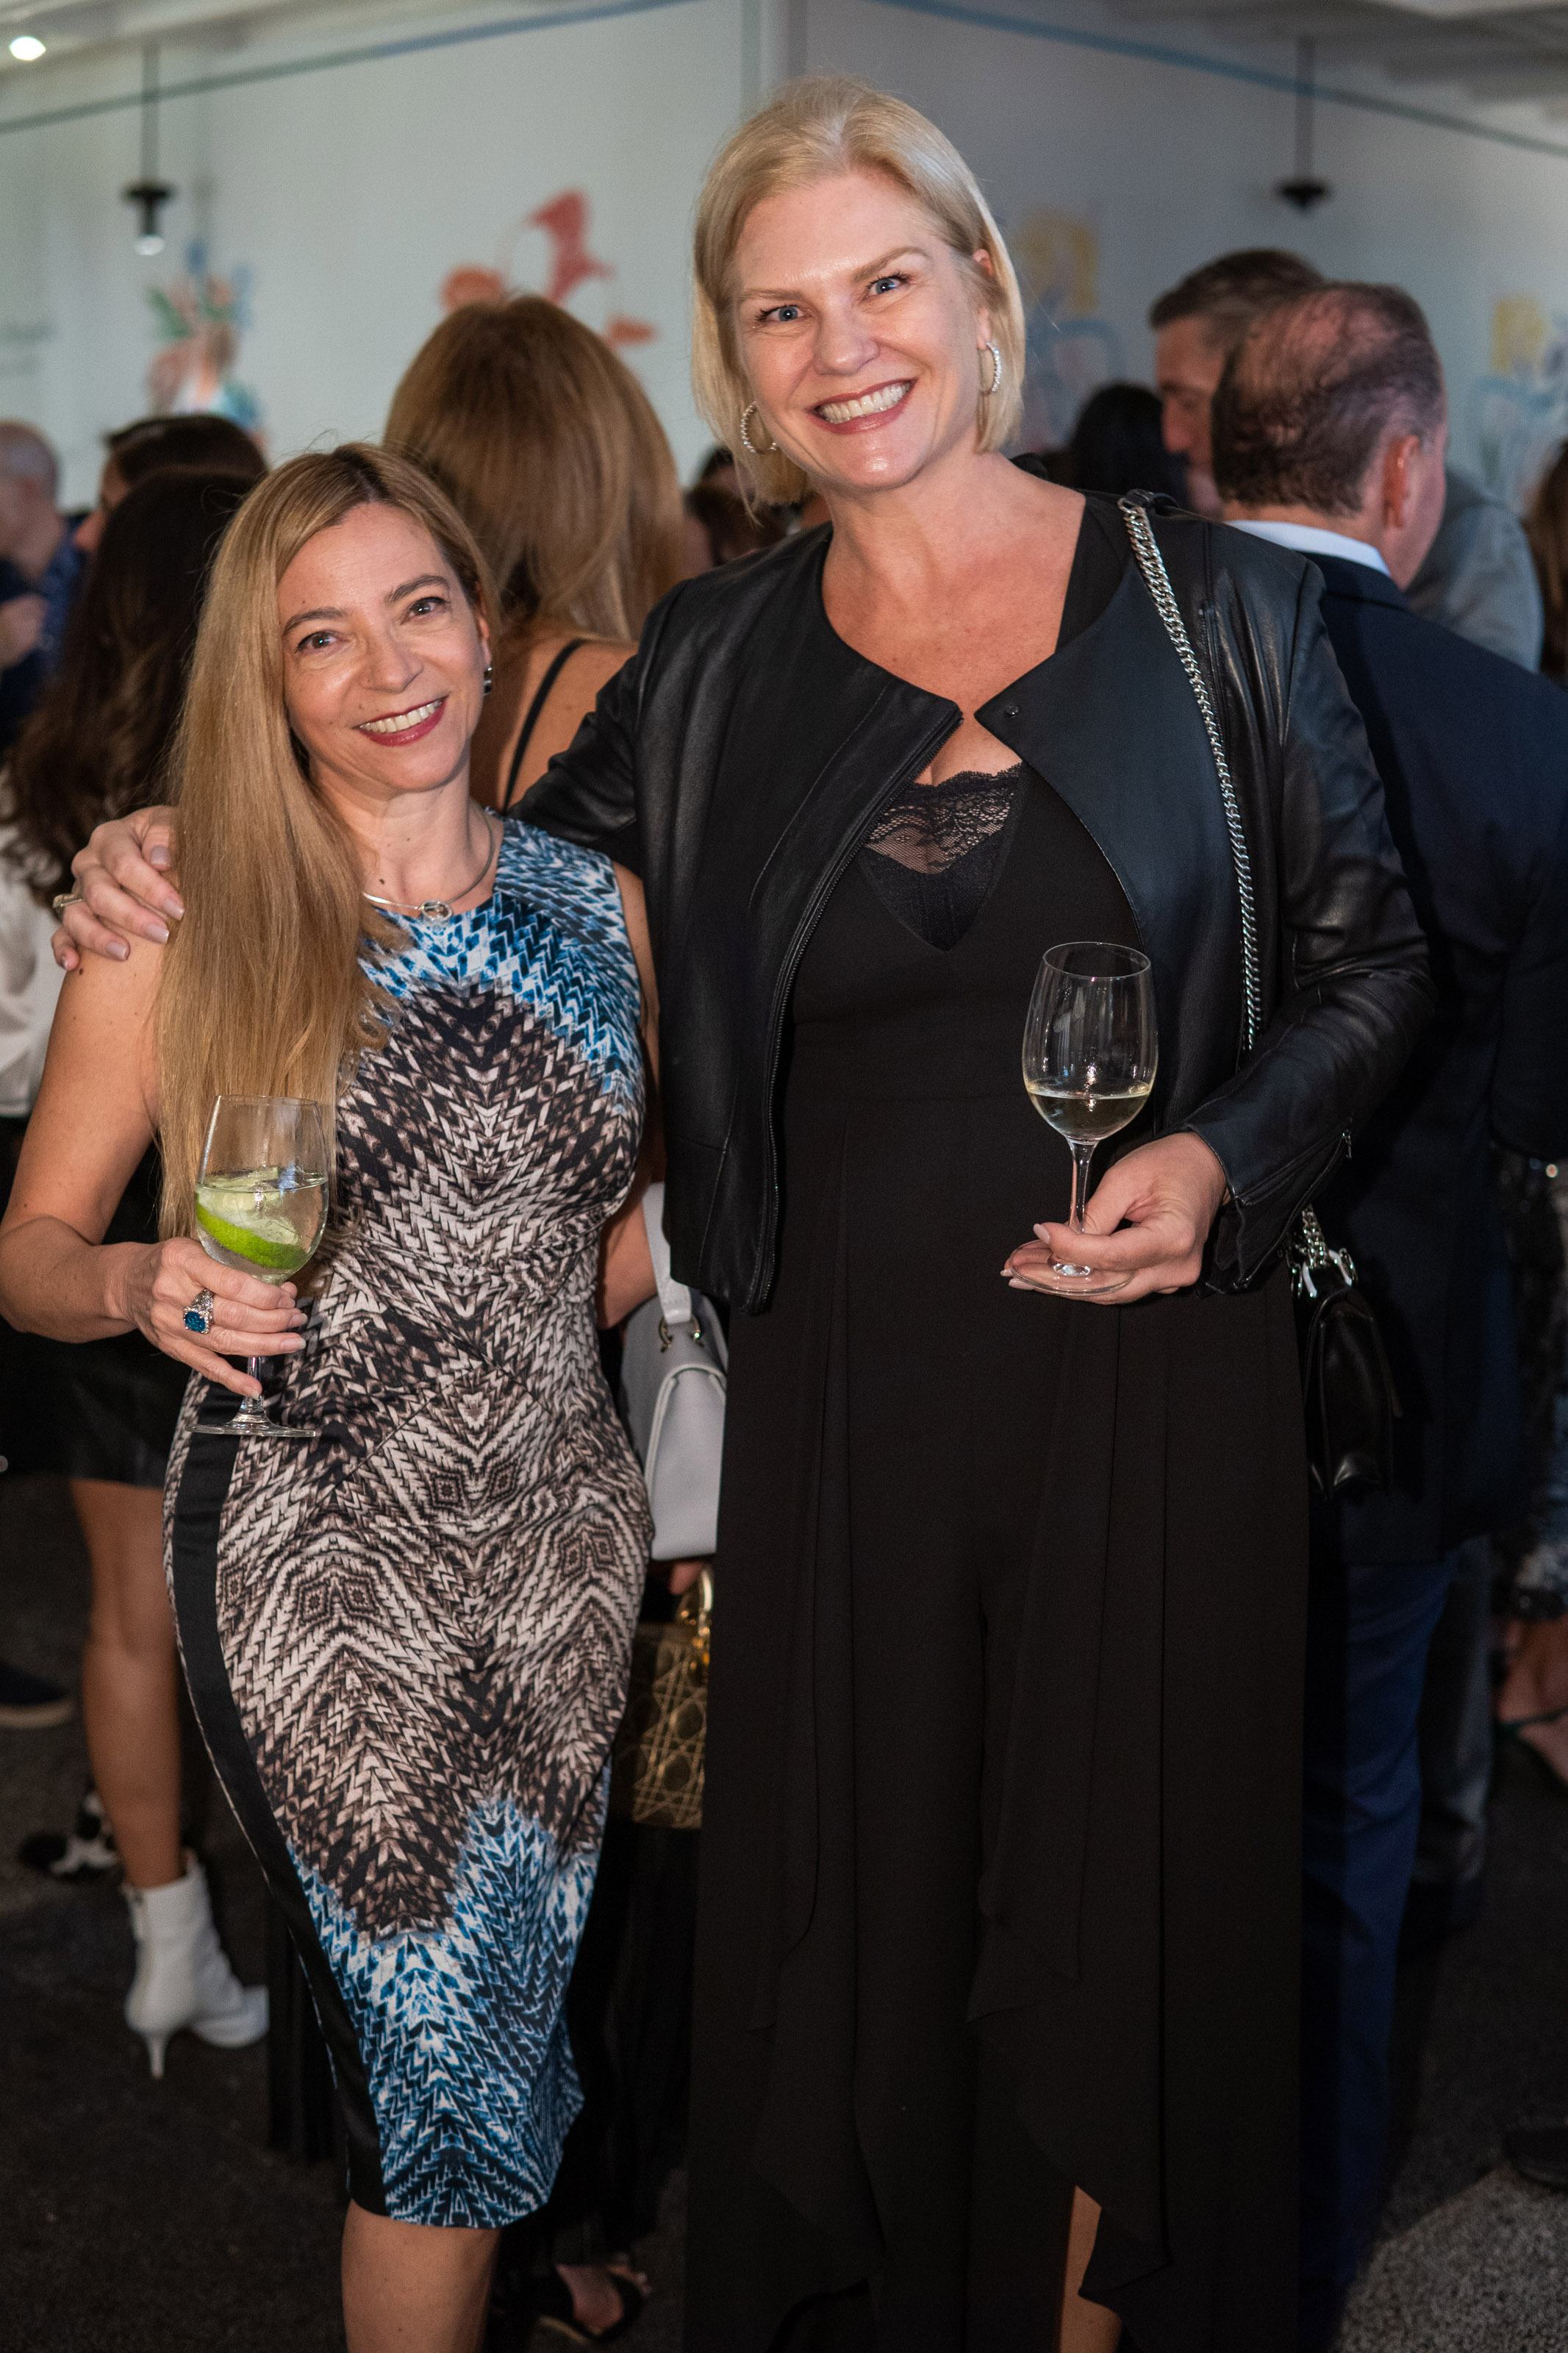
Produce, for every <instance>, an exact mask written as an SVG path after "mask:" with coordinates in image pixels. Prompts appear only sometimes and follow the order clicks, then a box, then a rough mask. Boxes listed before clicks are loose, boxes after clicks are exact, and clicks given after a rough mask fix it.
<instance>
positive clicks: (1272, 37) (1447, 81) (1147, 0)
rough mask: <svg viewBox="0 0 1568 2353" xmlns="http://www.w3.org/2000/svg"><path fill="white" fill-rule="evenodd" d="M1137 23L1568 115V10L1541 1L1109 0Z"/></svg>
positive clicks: (1421, 88) (1476, 100) (1325, 70)
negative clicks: (1303, 53)
mask: <svg viewBox="0 0 1568 2353" xmlns="http://www.w3.org/2000/svg"><path fill="white" fill-rule="evenodd" d="M1111 13H1112V15H1113V16H1115V18H1116V20H1117V21H1118V23H1120V24H1122V25H1125V26H1128V27H1129V28H1130V29H1131V28H1132V27H1140V28H1142V29H1144V30H1152V29H1154V28H1158V29H1159V30H1160V31H1161V32H1162V33H1168V32H1170V31H1173V30H1174V29H1175V28H1176V27H1178V26H1184V25H1185V26H1198V27H1201V28H1202V29H1203V30H1204V31H1205V32H1206V33H1208V34H1209V35H1211V36H1213V37H1216V38H1218V39H1220V40H1222V41H1224V42H1226V44H1227V45H1228V44H1233V43H1234V44H1237V45H1242V46H1247V47H1256V46H1257V45H1258V44H1260V43H1266V44H1268V45H1269V46H1270V47H1275V48H1278V47H1279V46H1280V45H1282V44H1287V45H1288V44H1293V43H1295V42H1298V41H1310V42H1311V43H1312V44H1313V58H1312V63H1313V69H1314V71H1315V73H1316V74H1317V76H1318V77H1319V78H1320V79H1324V80H1331V79H1332V78H1333V76H1334V74H1335V72H1336V71H1337V72H1339V73H1341V74H1342V75H1353V77H1354V78H1355V79H1357V80H1358V81H1362V80H1364V79H1365V78H1366V76H1367V75H1369V74H1370V75H1373V76H1374V77H1375V78H1376V79H1379V80H1380V81H1383V82H1384V83H1385V85H1386V86H1388V87H1389V88H1390V89H1393V90H1399V91H1400V92H1402V93H1403V94H1404V95H1405V96H1407V97H1410V98H1413V99H1419V100H1424V101H1426V102H1431V101H1432V100H1436V99H1438V98H1439V97H1447V98H1450V99H1451V98H1453V97H1455V96H1458V97H1460V98H1463V99H1465V100H1469V101H1470V102H1471V103H1472V104H1476V105H1480V106H1485V107H1496V106H1525V107H1528V108H1530V109H1531V111H1541V110H1542V109H1544V111H1546V112H1547V113H1548V114H1551V115H1552V116H1558V117H1561V116H1563V115H1565V114H1568V6H1559V7H1548V6H1542V5H1538V0H1111Z"/></svg>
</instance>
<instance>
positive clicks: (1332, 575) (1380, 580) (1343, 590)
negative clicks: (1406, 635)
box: [1312, 555, 1411, 613]
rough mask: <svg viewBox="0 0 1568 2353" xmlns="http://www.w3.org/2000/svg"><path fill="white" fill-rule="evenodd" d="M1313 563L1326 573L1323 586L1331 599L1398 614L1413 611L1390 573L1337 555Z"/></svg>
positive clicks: (1318, 557)
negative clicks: (1381, 607) (1389, 609)
mask: <svg viewBox="0 0 1568 2353" xmlns="http://www.w3.org/2000/svg"><path fill="white" fill-rule="evenodd" d="M1312 562H1313V563H1314V564H1315V565H1317V567H1318V569H1319V571H1320V572H1321V574H1322V575H1323V586H1324V587H1325V588H1326V589H1327V591H1328V593H1329V595H1330V596H1344V597H1347V598H1349V600H1350V602H1351V603H1352V604H1354V605H1388V606H1391V607H1393V609H1394V611H1395V612H1396V613H1408V612H1409V611H1410V610H1411V607H1410V603H1409V600H1408V598H1407V597H1406V596H1405V591H1404V590H1403V589H1402V588H1400V587H1398V586H1395V584H1394V581H1392V580H1391V579H1390V578H1389V576H1388V574H1387V573H1386V572H1373V570H1372V569H1371V567H1370V565H1365V564H1347V563H1346V562H1345V561H1344V559H1343V558H1342V556H1337V555H1314V556H1313V558H1312Z"/></svg>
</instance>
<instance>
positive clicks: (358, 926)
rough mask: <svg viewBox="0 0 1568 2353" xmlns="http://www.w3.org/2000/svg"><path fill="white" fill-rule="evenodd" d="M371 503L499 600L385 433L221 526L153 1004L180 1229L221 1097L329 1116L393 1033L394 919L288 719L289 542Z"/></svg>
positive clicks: (176, 796)
mask: <svg viewBox="0 0 1568 2353" xmlns="http://www.w3.org/2000/svg"><path fill="white" fill-rule="evenodd" d="M363 506H386V507H392V508H395V510H396V511H397V512H399V513H400V514H404V515H406V516H407V517H408V519H409V521H410V522H414V523H416V524H417V525H418V526H419V528H420V529H421V530H422V531H426V532H427V533H429V535H430V537H431V539H432V540H433V541H434V542H435V543H436V546H437V549H438V551H439V553H440V555H441V558H442V561H443V563H444V564H445V565H446V566H447V569H448V570H449V571H450V572H451V573H452V575H454V577H455V578H456V580H457V582H458V587H459V589H460V591H461V593H462V595H463V596H464V597H465V598H466V599H467V600H468V607H469V609H470V610H471V611H472V613H473V614H474V616H475V618H476V621H477V620H478V619H479V618H480V617H482V618H483V619H484V620H485V621H486V622H487V623H489V620H490V618H491V614H492V609H493V599H492V597H491V594H490V589H489V579H488V575H487V573H486V568H485V563H484V559H483V557H482V556H481V555H480V554H479V549H478V547H477V546H476V545H475V543H474V540H473V537H472V535H471V534H470V533H469V532H468V528H467V526H466V524H465V523H464V522H462V520H461V518H460V517H459V516H458V513H457V512H456V511H455V510H454V508H453V507H452V506H451V504H450V503H449V501H447V499H446V498H445V497H444V496H443V494H442V493H441V491H439V490H437V487H436V485H435V483H434V482H432V481H430V480H428V478H427V477H426V475H424V474H422V473H421V472H420V471H419V470H418V468H417V467H416V466H412V465H410V464H409V463H408V462H407V460H406V459H402V458H396V457H394V456H392V455H390V454H389V453H388V452H387V451H385V450H384V449H374V448H368V447H366V446H364V445H363V444H360V443H355V442H348V443H345V444H344V446H343V447H342V448H341V449H333V450H323V451H317V452H311V453H310V454H309V455H307V456H305V457H302V458H294V459H290V460H289V463H288V464H287V465H284V466H279V467H278V468H277V469H276V470H275V471H274V472H272V473H271V474H269V475H268V476H267V478H266V479H265V480H263V481H260V482H258V484H257V486H256V488H255V490H254V491H251V493H250V494H249V496H248V497H247V500H246V501H245V504H244V505H243V506H242V507H241V508H240V510H239V512H238V513H237V515H236V517H235V519H234V522H232V523H231V524H230V525H229V527H228V530H227V532H226V534H225V537H224V540H223V543H222V545H221V546H220V548H219V550H218V554H217V557H216V562H215V563H214V565H213V570H212V579H211V584H210V586H209V587H208V589H207V595H206V602H205V606H204V607H203V610H202V619H201V627H200V628H199V630H198V632H197V636H196V647H195V657H194V659H193V660H192V664H191V681H190V688H189V691H188V693H187V695H186V698H185V707H184V715H183V717H182V720H181V723H180V727H179V730H178V733H177V734H176V736H175V739H174V749H173V752H172V754H171V755H170V771H169V776H168V779H167V783H168V787H169V796H170V797H171V798H172V799H173V800H174V801H175V802H177V803H178V806H179V812H180V815H179V827H180V885H181V892H182V895H183V897H184V902H185V910H186V912H185V914H184V920H183V921H182V922H181V923H180V924H179V925H178V927H177V928H176V930H175V933H174V938H173V940H172V942H171V944H170V945H169V948H168V950H167V952H166V954H165V955H164V958H163V969H162V972H161V975H160V978H159V985H158V1000H157V1011H156V1019H157V1037H158V1092H159V1121H158V1125H159V1136H160V1141H161V1144H162V1146H163V1232H164V1233H165V1234H183V1233H189V1232H190V1231H191V1214H192V1206H193V1202H194V1198H195V1180H196V1173H197V1169H198V1166H199V1164H200V1160H201V1153H202V1146H203V1144H204V1142H205V1136H206V1129H207V1123H208V1120H209V1119H210V1117H211V1114H212V1107H213V1103H214V1101H215V1099H216V1097H217V1096H218V1095H220V1094H247V1095H296V1096H303V1097H305V1098H307V1099H309V1100H313V1101H315V1102H318V1103H323V1104H324V1105H325V1106H326V1108H327V1112H328V1116H329V1121H330V1120H331V1114H332V1112H333V1110H334V1108H335V1105H336V1102H337V1096H338V1092H339V1088H340V1086H341V1085H342V1082H343V1077H344V1074H345V1071H347V1070H348V1069H349V1068H350V1067H351V1066H352V1064H353V1060H354V1058H355V1056H356V1055H357V1054H359V1053H360V1052H362V1051H363V1050H365V1049H367V1048H372V1047H374V1046H376V1045H378V1044H380V1043H381V1041H382V1039H383V1038H384V1034H385V1032H384V1011H385V1000H384V998H383V997H382V996H381V994H380V992H379V991H378V990H377V988H376V987H375V984H374V980H373V979H372V978H371V977H370V976H369V975H368V974H367V973H366V971H365V969H364V968H363V965H362V964H361V962H360V957H361V954H362V951H363V949H364V948H365V947H366V945H367V944H368V946H369V947H370V948H371V949H372V950H373V951H374V949H376V948H385V947H390V946H392V945H393V944H395V943H397V942H399V941H400V940H401V939H402V937H403V934H401V933H400V932H398V931H397V930H396V929H395V926H394V925H392V924H391V923H387V922H386V921H385V920H384V918H383V917H382V916H381V915H379V914H378V913H376V910H375V909H374V907H372V906H371V905H370V904H369V902H367V901H366V899H365V898H364V896H363V874H362V870H361V866H360V861H359V857H358V853H357V851H356V849H355V848H354V844H353V841H352V839H350V837H349V834H348V832H347V830H346V829H345V828H344V827H343V826H342V823H341V822H340V820H339V819H338V818H337V817H336V816H335V815H334V814H333V812H332V810H331V808H330V807H329V806H328V805H327V803H326V802H325V801H324V800H323V799H322V797H321V794H320V793H319V792H318V790H317V789H316V786H314V785H313V784H312V782H311V780H310V767H309V764H308V762H307V760H306V757H305V754H304V751H303V749H302V747H301V746H300V743H299V741H298V739H297V738H296V737H295V735H294V733H293V731H292V730H291V728H290V727H289V713H288V710H287V707H286V704H285V701H284V670H283V646H282V638H281V632H280V631H279V626H278V585H279V581H280V580H281V579H282V577H283V575H284V574H285V573H286V572H287V571H288V569H289V565H290V564H292V563H293V561H294V558H295V557H296V556H297V555H298V554H300V550H301V548H303V547H304V546H305V545H306V544H307V543H308V542H309V541H310V540H312V539H314V538H315V537H316V535H317V534H318V533H320V532H323V531H330V530H331V528H332V526H333V525H334V524H335V523H340V522H342V521H343V519H344V518H345V516H347V515H350V514H352V513H353V512H354V511H355V509H356V508H359V507H363ZM329 1133H330V1128H329Z"/></svg>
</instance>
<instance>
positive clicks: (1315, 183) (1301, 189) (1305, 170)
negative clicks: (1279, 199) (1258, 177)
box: [1274, 41, 1334, 213]
mask: <svg viewBox="0 0 1568 2353" xmlns="http://www.w3.org/2000/svg"><path fill="white" fill-rule="evenodd" d="M1317 61H1318V45H1317V43H1316V41H1298V42H1297V44H1296V169H1295V173H1294V174H1293V175H1292V177H1291V178H1289V180H1279V181H1278V182H1276V184H1275V188H1274V193H1275V195H1277V196H1283V197H1284V199H1285V201H1286V203H1287V204H1288V205H1294V206H1295V207H1296V209H1297V211H1298V212H1302V213H1310V211H1311V209H1312V207H1313V206H1314V205H1321V204H1322V203H1323V202H1324V201H1325V199H1326V198H1328V197H1329V196H1331V195H1333V193H1334V192H1333V189H1332V188H1331V186H1330V185H1329V183H1328V181H1327V180H1320V179H1319V177H1318V175H1317V174H1316V173H1315V172H1314V171H1313V169H1312V111H1313V107H1314V105H1315V103H1316V98H1317Z"/></svg>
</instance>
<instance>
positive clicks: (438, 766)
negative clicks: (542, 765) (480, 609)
mask: <svg viewBox="0 0 1568 2353" xmlns="http://www.w3.org/2000/svg"><path fill="white" fill-rule="evenodd" d="M278 623H279V630H280V632H281V643H282V655H283V694H284V701H285V702H286V704H287V707H288V712H289V725H290V726H291V727H292V728H293V730H294V733H295V734H296V735H297V736H298V738H299V740H300V743H301V744H303V746H304V748H305V751H306V753H307V754H308V755H309V758H310V774H311V776H312V778H313V780H314V781H315V783H316V784H317V785H318V786H321V787H323V788H324V789H326V790H327V791H328V792H329V793H331V792H332V791H333V789H334V788H336V790H337V792H339V793H342V794H346V795H347V796H348V797H351V798H352V799H353V800H354V801H356V802H358V803H360V804H361V805H363V806H369V807H381V806H384V804H385V802H386V800H387V798H388V797H389V796H395V795H397V794H402V793H419V792H433V791H438V790H439V789H440V788H441V787H442V786H446V785H449V784H450V783H452V781H453V780H454V778H456V777H458V776H466V774H467V770H468V745H469V743H470V741H471V740H472V737H473V733H474V730H475V728H476V727H477V726H478V725H479V712H480V710H481V708H482V707H483V701H484V667H485V663H486V661H487V659H489V638H488V637H487V635H486V632H485V628H484V624H483V622H482V621H481V620H480V619H479V617H478V616H477V615H476V614H475V612H474V609H473V607H472V606H471V605H470V604H469V603H468V598H467V596H465V595H464V593H463V590H462V587H461V586H460V584H459V583H458V580H457V578H456V577H455V576H454V575H453V572H452V568H451V565H449V564H448V563H447V558H446V557H445V555H444V554H442V552H441V550H440V549H439V547H437V544H436V542H435V541H434V540H433V539H432V538H431V536H430V534H429V533H428V532H427V531H426V530H425V529H424V527H423V526H422V525H421V524H419V523H417V522H415V521H414V520H413V519H412V518H411V517H410V516H408V515H405V514H404V513H403V512H401V511H400V510H399V509H398V508H396V507H392V506H381V505H372V506H361V507H355V508H354V509H353V512H351V513H349V514H348V515H346V516H345V517H344V518H343V520H342V522H339V523H334V524H332V526H331V529H330V530H327V531H319V532H318V533H316V535H315V537H314V538H313V539H310V540H308V541H307V542H306V543H305V545H304V546H303V547H302V548H301V549H300V553H299V554H298V555H297V556H296V557H295V558H294V560H293V562H292V563H291V564H290V565H289V568H288V570H287V571H286V572H285V573H284V575H283V577H282V578H281V580H280V581H279V584H278Z"/></svg>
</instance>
